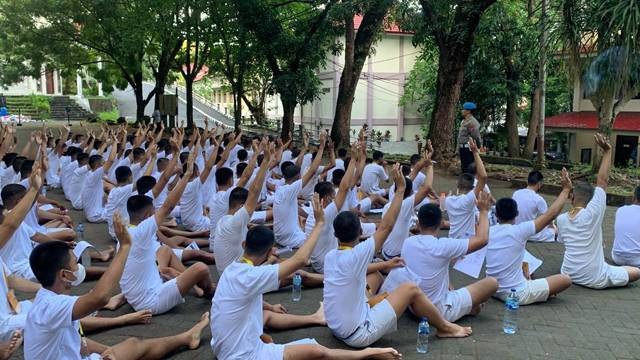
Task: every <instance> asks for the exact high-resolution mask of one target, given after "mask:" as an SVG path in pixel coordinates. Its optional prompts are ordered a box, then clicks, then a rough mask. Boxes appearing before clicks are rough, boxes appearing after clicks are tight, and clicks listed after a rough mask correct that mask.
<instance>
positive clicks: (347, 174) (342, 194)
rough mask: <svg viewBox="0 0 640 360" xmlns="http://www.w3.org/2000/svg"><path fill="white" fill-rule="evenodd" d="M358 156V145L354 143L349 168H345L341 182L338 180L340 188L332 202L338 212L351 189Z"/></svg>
mask: <svg viewBox="0 0 640 360" xmlns="http://www.w3.org/2000/svg"><path fill="white" fill-rule="evenodd" d="M359 156H360V144H359V143H358V142H354V143H353V145H351V161H349V166H347V169H346V170H345V171H344V176H342V180H340V186H339V187H338V192H337V193H336V198H335V199H334V200H333V202H334V203H335V204H336V208H337V209H338V210H340V209H342V206H343V205H344V201H345V200H346V199H347V194H348V193H349V189H350V188H351V181H352V178H353V176H354V175H355V174H354V173H355V171H356V166H357V165H356V164H357V163H358V161H357V160H358V157H359Z"/></svg>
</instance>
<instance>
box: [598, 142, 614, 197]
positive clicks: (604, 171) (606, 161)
mask: <svg viewBox="0 0 640 360" xmlns="http://www.w3.org/2000/svg"><path fill="white" fill-rule="evenodd" d="M595 138H596V144H597V145H598V146H599V147H600V148H601V149H602V161H601V162H600V169H599V170H598V179H597V180H596V185H597V186H598V187H601V188H603V189H604V190H606V189H607V186H608V185H609V171H610V169H611V144H610V143H609V142H608V141H607V139H606V138H605V137H604V136H603V135H602V134H596V135H595Z"/></svg>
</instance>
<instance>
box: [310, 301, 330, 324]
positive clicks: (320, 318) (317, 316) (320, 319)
mask: <svg viewBox="0 0 640 360" xmlns="http://www.w3.org/2000/svg"><path fill="white" fill-rule="evenodd" d="M311 316H313V319H314V320H315V321H316V324H317V325H318V326H327V319H325V317H324V304H323V303H322V301H320V307H319V308H318V310H316V312H315V313H313V315H311Z"/></svg>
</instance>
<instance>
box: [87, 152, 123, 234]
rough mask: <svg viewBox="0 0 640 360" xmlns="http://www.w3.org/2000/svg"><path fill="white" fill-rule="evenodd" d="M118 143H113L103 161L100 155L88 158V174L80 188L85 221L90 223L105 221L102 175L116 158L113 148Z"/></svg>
mask: <svg viewBox="0 0 640 360" xmlns="http://www.w3.org/2000/svg"><path fill="white" fill-rule="evenodd" d="M107 144H109V143H107ZM117 146H118V142H117V141H116V142H114V143H113V145H112V148H111V153H110V154H109V157H108V158H107V161H104V159H103V158H102V155H92V156H91V157H89V169H90V170H89V173H88V174H87V175H86V178H85V181H84V185H83V186H82V194H81V197H82V209H83V210H84V216H85V217H86V218H87V221H89V222H92V223H101V222H105V221H106V217H105V209H104V205H103V203H104V186H103V180H102V178H103V177H104V174H105V173H107V172H109V169H110V168H111V165H113V160H114V159H115V157H116V150H115V147H117Z"/></svg>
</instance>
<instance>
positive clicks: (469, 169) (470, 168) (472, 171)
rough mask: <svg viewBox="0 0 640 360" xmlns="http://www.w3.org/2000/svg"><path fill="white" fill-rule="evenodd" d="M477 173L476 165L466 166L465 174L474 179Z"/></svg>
mask: <svg viewBox="0 0 640 360" xmlns="http://www.w3.org/2000/svg"><path fill="white" fill-rule="evenodd" d="M477 172H478V168H476V163H471V164H469V166H467V173H468V174H470V175H472V176H473V177H475V176H476V173H477Z"/></svg>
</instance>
